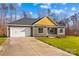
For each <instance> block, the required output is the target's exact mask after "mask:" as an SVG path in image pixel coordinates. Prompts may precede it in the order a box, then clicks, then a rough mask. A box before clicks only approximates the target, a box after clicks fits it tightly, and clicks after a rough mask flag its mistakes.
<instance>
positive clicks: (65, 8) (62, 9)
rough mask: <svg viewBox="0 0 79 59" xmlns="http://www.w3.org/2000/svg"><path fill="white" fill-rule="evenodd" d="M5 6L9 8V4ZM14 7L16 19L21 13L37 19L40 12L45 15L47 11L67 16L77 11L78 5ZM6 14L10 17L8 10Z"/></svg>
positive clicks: (32, 4) (25, 4)
mask: <svg viewBox="0 0 79 59" xmlns="http://www.w3.org/2000/svg"><path fill="white" fill-rule="evenodd" d="M0 6H1V4H0ZM7 6H9V3H7ZM14 6H15V7H16V8H17V16H18V17H21V15H22V12H21V11H26V13H29V14H30V15H32V17H33V18H37V17H38V13H40V12H42V13H43V14H44V13H46V12H47V10H48V9H50V10H51V12H52V13H56V14H60V13H65V14H67V15H68V16H71V15H72V14H73V13H74V12H78V11H79V3H14ZM7 14H8V16H9V15H10V10H9V11H8V13H7Z"/></svg>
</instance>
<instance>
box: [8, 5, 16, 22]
mask: <svg viewBox="0 0 79 59" xmlns="http://www.w3.org/2000/svg"><path fill="white" fill-rule="evenodd" d="M9 8H10V13H11V21H10V22H12V21H13V14H14V12H15V20H16V8H15V7H14V5H13V4H10V6H9Z"/></svg>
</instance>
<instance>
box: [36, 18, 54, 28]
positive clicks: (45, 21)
mask: <svg viewBox="0 0 79 59" xmlns="http://www.w3.org/2000/svg"><path fill="white" fill-rule="evenodd" d="M35 25H40V26H46V25H48V26H52V25H53V26H56V24H55V23H54V22H53V21H51V20H50V19H49V18H48V17H44V18H42V19H41V20H39V21H37V22H36V23H35Z"/></svg>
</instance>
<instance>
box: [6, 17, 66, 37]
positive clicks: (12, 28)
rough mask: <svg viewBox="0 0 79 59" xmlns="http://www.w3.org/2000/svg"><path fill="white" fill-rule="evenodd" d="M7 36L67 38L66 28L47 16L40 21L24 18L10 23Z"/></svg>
mask: <svg viewBox="0 0 79 59" xmlns="http://www.w3.org/2000/svg"><path fill="white" fill-rule="evenodd" d="M7 36H9V37H27V36H52V37H56V36H65V27H64V26H60V25H59V24H57V23H56V22H55V21H54V20H53V19H51V18H50V17H48V16H46V17H43V18H40V19H32V18H22V19H19V20H16V21H14V22H11V23H8V26H7Z"/></svg>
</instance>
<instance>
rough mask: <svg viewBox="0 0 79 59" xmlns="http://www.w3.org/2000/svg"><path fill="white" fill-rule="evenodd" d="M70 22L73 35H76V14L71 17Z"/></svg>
mask: <svg viewBox="0 0 79 59" xmlns="http://www.w3.org/2000/svg"><path fill="white" fill-rule="evenodd" d="M71 20H72V21H73V30H74V32H75V35H77V22H78V21H77V14H74V15H72V16H71Z"/></svg>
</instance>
